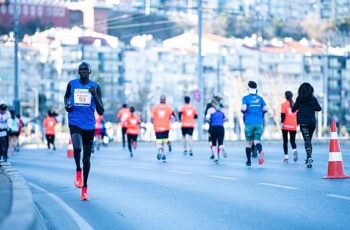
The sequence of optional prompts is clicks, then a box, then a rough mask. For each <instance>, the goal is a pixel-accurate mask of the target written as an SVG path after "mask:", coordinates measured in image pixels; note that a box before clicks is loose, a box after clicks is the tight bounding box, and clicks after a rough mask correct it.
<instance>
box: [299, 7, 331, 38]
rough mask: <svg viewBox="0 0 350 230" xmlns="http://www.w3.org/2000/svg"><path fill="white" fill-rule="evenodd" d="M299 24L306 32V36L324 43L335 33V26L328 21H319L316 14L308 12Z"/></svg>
mask: <svg viewBox="0 0 350 230" xmlns="http://www.w3.org/2000/svg"><path fill="white" fill-rule="evenodd" d="M300 24H301V26H302V28H303V29H304V31H305V32H306V33H307V35H308V38H310V39H316V40H318V41H320V42H324V43H326V42H327V41H329V40H330V39H331V38H332V37H333V36H334V35H335V33H336V28H335V27H333V25H332V23H331V22H330V21H321V20H320V19H319V17H318V16H317V15H316V14H309V15H307V16H306V18H305V19H304V20H303V21H301V23H300Z"/></svg>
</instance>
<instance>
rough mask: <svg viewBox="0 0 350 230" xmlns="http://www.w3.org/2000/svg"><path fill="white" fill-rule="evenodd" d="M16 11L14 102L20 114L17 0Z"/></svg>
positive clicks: (14, 25) (14, 23)
mask: <svg viewBox="0 0 350 230" xmlns="http://www.w3.org/2000/svg"><path fill="white" fill-rule="evenodd" d="M13 4H14V11H13V32H14V39H15V44H14V47H15V50H14V52H15V56H14V62H15V63H14V67H15V71H14V73H15V76H14V100H13V108H14V110H15V112H16V113H17V114H19V112H20V111H19V109H20V104H19V96H18V40H19V18H18V17H19V16H18V5H17V0H14V2H13Z"/></svg>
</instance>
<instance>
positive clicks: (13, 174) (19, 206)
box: [0, 162, 37, 230]
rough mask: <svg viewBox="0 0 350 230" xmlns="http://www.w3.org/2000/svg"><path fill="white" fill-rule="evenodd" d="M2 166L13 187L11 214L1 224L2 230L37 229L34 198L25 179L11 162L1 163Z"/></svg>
mask: <svg viewBox="0 0 350 230" xmlns="http://www.w3.org/2000/svg"><path fill="white" fill-rule="evenodd" d="M0 166H1V170H3V172H4V174H5V175H6V176H7V177H8V178H9V179H10V182H11V185H12V188H11V189H12V201H11V208H10V212H9V214H8V216H7V217H6V218H5V219H4V220H3V222H2V223H1V224H0V229H14V228H15V229H18V230H22V229H23V230H27V229H35V227H36V226H37V223H36V213H35V209H34V202H33V196H32V193H31V191H30V189H29V187H28V185H27V183H26V181H25V179H24V178H23V177H22V176H21V174H20V173H19V172H18V171H17V170H16V169H15V168H14V167H12V165H11V163H10V162H0Z"/></svg>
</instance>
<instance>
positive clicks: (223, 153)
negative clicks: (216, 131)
mask: <svg viewBox="0 0 350 230" xmlns="http://www.w3.org/2000/svg"><path fill="white" fill-rule="evenodd" d="M222 155H223V157H225V158H226V157H227V152H226V150H225V149H222Z"/></svg>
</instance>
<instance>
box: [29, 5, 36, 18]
mask: <svg viewBox="0 0 350 230" xmlns="http://www.w3.org/2000/svg"><path fill="white" fill-rule="evenodd" d="M30 15H31V16H35V15H36V9H35V6H31V7H30Z"/></svg>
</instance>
